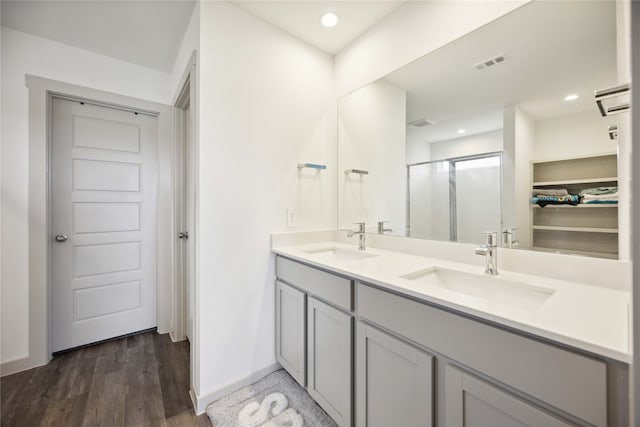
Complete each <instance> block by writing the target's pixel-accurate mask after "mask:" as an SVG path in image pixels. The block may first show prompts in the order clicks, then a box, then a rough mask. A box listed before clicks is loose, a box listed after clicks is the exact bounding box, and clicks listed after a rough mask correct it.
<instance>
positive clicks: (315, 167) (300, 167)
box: [298, 163, 327, 171]
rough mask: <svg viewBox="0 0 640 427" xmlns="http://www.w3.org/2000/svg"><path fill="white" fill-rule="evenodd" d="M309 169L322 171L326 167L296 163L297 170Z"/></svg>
mask: <svg viewBox="0 0 640 427" xmlns="http://www.w3.org/2000/svg"><path fill="white" fill-rule="evenodd" d="M303 168H310V169H316V170H319V171H320V170H323V169H326V168H327V165H320V164H317V163H298V169H303Z"/></svg>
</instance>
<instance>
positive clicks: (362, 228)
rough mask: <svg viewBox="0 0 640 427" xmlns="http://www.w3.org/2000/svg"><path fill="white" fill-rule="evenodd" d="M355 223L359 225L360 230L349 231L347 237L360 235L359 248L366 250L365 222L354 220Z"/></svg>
mask: <svg viewBox="0 0 640 427" xmlns="http://www.w3.org/2000/svg"><path fill="white" fill-rule="evenodd" d="M354 224H356V225H358V231H353V230H349V232H348V233H347V237H353V236H354V235H355V234H357V235H358V238H359V240H358V250H360V251H364V250H365V249H366V247H365V241H364V239H365V237H364V236H365V234H364V222H354Z"/></svg>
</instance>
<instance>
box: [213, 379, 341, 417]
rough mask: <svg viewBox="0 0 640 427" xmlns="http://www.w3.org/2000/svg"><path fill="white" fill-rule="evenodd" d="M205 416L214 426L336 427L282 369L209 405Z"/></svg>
mask: <svg viewBox="0 0 640 427" xmlns="http://www.w3.org/2000/svg"><path fill="white" fill-rule="evenodd" d="M207 415H208V416H209V419H210V420H211V423H212V424H213V425H214V427H303V426H308V427H315V426H323V427H324V426H327V427H337V425H336V423H335V422H334V421H333V420H332V419H331V418H330V417H329V416H328V415H327V414H326V412H324V411H323V410H322V408H320V407H319V406H318V404H317V403H316V402H315V401H314V400H313V399H312V398H311V397H310V396H309V395H308V394H307V392H306V390H305V389H303V388H302V387H300V385H299V384H298V383H297V382H296V381H295V380H294V379H293V378H291V376H290V375H289V374H288V373H287V372H286V371H285V370H284V369H280V370H278V371H276V372H273V373H271V374H269V375H267V376H266V377H265V378H263V379H262V380H260V381H258V382H257V383H255V384H251V385H250V386H247V387H244V388H242V389H240V390H238V391H236V392H234V393H231V394H230V395H228V396H225V397H223V398H221V399H219V400H217V401H215V402H213V403H211V404H210V405H209V406H208V407H207Z"/></svg>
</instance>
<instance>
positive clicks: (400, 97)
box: [338, 0, 628, 259]
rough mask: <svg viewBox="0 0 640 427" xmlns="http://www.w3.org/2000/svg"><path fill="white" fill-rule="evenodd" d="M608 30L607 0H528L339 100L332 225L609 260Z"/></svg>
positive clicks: (614, 182) (612, 20)
mask: <svg viewBox="0 0 640 427" xmlns="http://www.w3.org/2000/svg"><path fill="white" fill-rule="evenodd" d="M616 37H617V31H616V2H614V1H567V2H561V1H553V2H550V1H544V0H536V1H532V2H529V3H527V4H525V5H524V6H522V7H520V8H518V9H516V10H514V11H513V12H511V13H509V14H507V15H504V16H502V17H500V18H499V19H497V20H495V21H493V22H491V23H489V24H487V25H485V26H483V27H481V28H479V29H477V30H475V31H473V32H471V33H469V34H467V35H465V36H464V37H461V38H459V39H457V40H455V41H453V42H451V43H449V44H447V45H445V46H444V47H442V48H440V49H438V50H436V51H433V52H431V53H429V54H427V55H425V56H424V57H422V58H420V59H418V60H416V61H414V62H412V63H410V64H408V65H406V66H404V67H402V68H400V69H398V70H396V71H394V72H392V73H390V74H388V75H387V76H385V77H384V78H382V79H380V80H377V81H375V82H373V83H371V84H369V85H367V86H365V87H363V88H360V89H359V90H357V91H354V92H352V93H350V94H349V95H347V96H345V97H343V98H342V99H340V100H339V102H338V144H339V145H338V186H339V188H338V197H339V200H338V207H339V208H338V210H339V211H338V224H339V228H341V229H349V228H352V227H353V225H352V223H355V222H361V221H365V222H366V223H367V231H370V232H377V231H378V227H377V223H378V221H387V222H385V223H384V226H383V229H384V233H385V234H392V235H398V236H405V237H413V238H422V239H435V240H445V241H454V242H462V243H482V242H483V240H484V238H483V235H482V232H484V231H497V232H498V233H499V235H500V236H501V237H500V239H499V240H500V241H501V242H502V246H506V247H512V248H520V249H530V250H540V251H549V252H559V253H569V254H575V255H586V256H596V257H605V258H614V259H615V258H617V257H618V251H619V249H618V243H619V238H618V236H619V230H618V228H619V227H618V211H619V208H620V207H621V204H622V203H625V202H626V201H625V200H623V199H624V197H620V192H619V191H618V190H619V184H620V185H625V184H623V183H622V182H620V183H619V178H618V162H619V159H618V155H617V145H616V143H617V141H616V140H615V134H614V132H612V134H611V135H610V133H609V127H610V126H617V124H618V120H619V117H620V116H619V115H618V116H616V115H610V116H606V117H603V116H602V115H601V114H600V112H599V110H598V108H597V105H596V103H595V101H594V91H596V90H601V89H605V88H609V87H614V86H617V85H619V84H621V83H628V82H619V81H618V70H617V62H618V54H619V53H618V48H617V42H616ZM620 190H621V191H622V189H620ZM627 191H628V189H627Z"/></svg>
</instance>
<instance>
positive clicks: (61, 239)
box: [56, 234, 69, 243]
mask: <svg viewBox="0 0 640 427" xmlns="http://www.w3.org/2000/svg"><path fill="white" fill-rule="evenodd" d="M68 238H69V237H68V236H67V235H66V234H58V235H57V236H56V242H58V243H62V242H66V241H67V239H68Z"/></svg>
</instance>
